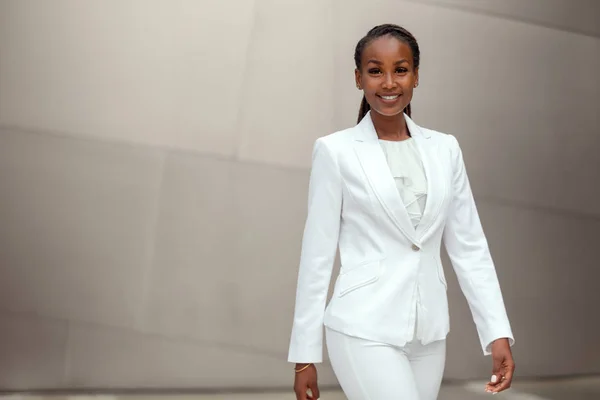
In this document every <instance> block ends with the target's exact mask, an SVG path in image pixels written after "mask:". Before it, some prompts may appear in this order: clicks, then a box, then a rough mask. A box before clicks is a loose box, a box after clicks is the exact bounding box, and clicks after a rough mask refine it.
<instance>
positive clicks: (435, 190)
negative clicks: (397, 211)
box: [404, 115, 447, 241]
mask: <svg viewBox="0 0 600 400" xmlns="http://www.w3.org/2000/svg"><path fill="white" fill-rule="evenodd" d="M404 117H405V119H406V124H407V126H408V129H409V131H410V132H411V135H412V137H413V139H414V140H415V142H416V144H417V148H418V149H419V153H420V154H421V160H422V162H423V169H424V170H425V176H426V178H427V201H426V202H425V210H423V215H422V217H421V221H420V223H419V225H417V229H416V236H417V238H418V239H419V240H421V241H424V240H425V239H426V235H427V233H428V232H429V231H430V229H431V227H432V226H433V224H434V223H435V221H436V219H437V217H438V216H439V214H440V210H441V208H442V205H443V203H444V200H445V198H446V193H447V190H446V189H447V188H446V186H447V182H446V180H445V179H444V178H443V177H444V174H443V173H442V172H443V171H442V168H443V166H442V165H441V164H440V161H439V160H440V157H438V154H437V152H438V144H437V141H436V140H432V139H431V135H430V134H429V133H428V132H427V131H426V130H424V129H421V128H420V127H419V126H418V125H417V124H415V123H414V122H413V121H412V120H411V119H410V118H409V117H408V116H406V115H405V116H404Z"/></svg>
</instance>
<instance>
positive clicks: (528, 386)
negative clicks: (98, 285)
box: [0, 377, 600, 400]
mask: <svg viewBox="0 0 600 400" xmlns="http://www.w3.org/2000/svg"><path fill="white" fill-rule="evenodd" d="M489 396H491V395H490V394H488V393H485V392H484V391H483V382H472V383H467V384H460V385H459V384H445V385H444V386H443V387H442V391H441V393H440V396H439V398H438V400H478V399H485V398H486V397H488V398H489ZM258 399H260V400H294V399H295V397H294V395H293V394H292V393H290V392H285V393H277V392H267V393H256V392H255V393H246V394H240V393H238V394H226V393H223V394H211V395H206V394H204V395H203V394H194V395H192V394H179V395H175V394H171V395H163V394H154V395H121V396H113V395H104V394H102V395H84V396H81V395H80V396H74V395H70V396H64V395H61V396H58V395H56V396H27V395H22V394H14V395H5V396H0V400H258ZM321 399H323V400H345V397H344V395H343V394H341V393H340V392H338V391H325V392H322V393H321ZM494 399H507V400H584V399H585V400H600V377H594V378H577V379H568V380H565V379H563V380H556V381H520V382H518V383H517V384H515V387H514V388H512V389H510V390H509V391H507V392H505V393H501V394H498V395H496V396H494ZM378 400H386V399H378Z"/></svg>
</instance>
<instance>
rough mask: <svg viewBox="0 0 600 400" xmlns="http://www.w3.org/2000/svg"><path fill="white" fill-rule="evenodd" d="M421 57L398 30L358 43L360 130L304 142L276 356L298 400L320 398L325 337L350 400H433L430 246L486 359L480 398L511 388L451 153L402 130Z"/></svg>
mask: <svg viewBox="0 0 600 400" xmlns="http://www.w3.org/2000/svg"><path fill="white" fill-rule="evenodd" d="M419 54H420V53H419V46H418V44H417V41H416V40H415V38H414V37H413V35H411V34H410V33H409V32H408V31H406V30H405V29H403V28H401V27H399V26H397V25H381V26H377V27H375V28H373V29H372V30H371V31H369V33H368V34H367V35H366V36H365V37H364V38H363V39H361V40H360V42H359V43H358V45H357V46H356V51H355V54H354V59H355V63H356V71H355V77H356V86H357V88H358V89H359V90H362V91H363V92H364V97H363V100H362V104H361V107H360V112H359V118H358V125H357V126H355V127H353V128H350V129H347V130H344V131H340V132H337V133H334V134H331V135H328V136H325V137H322V138H319V139H318V140H317V141H316V142H315V146H314V150H313V160H312V170H311V177H310V184H309V201H308V217H307V220H306V226H305V231H304V238H303V242H302V254H301V261H300V269H299V275H298V288H297V293H296V309H295V316H294V324H293V329H292V338H291V343H290V349H289V357H288V360H289V361H290V362H293V363H296V366H295V371H296V373H295V386H294V390H295V391H296V396H297V399H299V400H305V399H318V398H319V389H318V386H317V371H316V368H315V365H314V364H315V363H320V362H322V346H323V324H324V325H325V333H326V335H325V336H326V340H327V348H328V353H329V358H330V360H331V365H332V367H333V370H334V372H335V374H336V377H337V378H338V381H339V383H340V385H341V387H342V389H343V391H344V393H345V394H346V396H347V397H348V399H349V400H393V399H403V400H432V399H436V398H437V395H438V392H439V388H440V384H441V381H442V375H443V371H444V364H445V354H446V341H445V339H446V335H447V334H448V332H449V315H448V300H447V294H446V290H447V288H446V281H445V278H444V271H443V269H442V265H441V261H440V246H441V242H442V239H443V241H444V244H445V246H446V250H447V252H448V255H449V256H450V259H451V261H452V265H453V267H454V270H455V272H456V274H457V276H458V280H459V283H460V287H461V289H462V291H463V293H464V294H465V297H466V298H467V301H468V303H469V306H470V308H471V311H472V314H473V318H474V321H475V324H476V326H477V331H478V334H479V339H480V344H481V347H482V350H483V353H484V354H485V355H490V354H491V355H492V359H493V371H492V374H493V375H492V378H491V379H490V382H489V383H488V384H487V385H486V387H485V388H484V390H486V391H488V392H493V393H496V392H500V391H502V390H505V389H507V388H509V387H510V384H511V380H512V375H513V370H514V362H513V358H512V354H511V349H510V347H511V346H512V344H513V343H514V338H513V335H512V331H511V327H510V324H509V321H508V318H507V315H506V311H505V307H504V303H503V299H502V294H501V290H500V287H499V284H498V279H497V276H496V271H495V267H494V263H493V261H492V259H491V256H490V252H489V249H488V245H487V241H486V238H485V235H484V232H483V230H482V227H481V223H480V220H479V216H478V214H477V209H476V206H475V202H474V200H473V195H472V192H471V188H470V186H469V181H468V178H467V174H466V171H465V166H464V162H463V158H462V153H461V150H460V147H459V144H458V142H457V140H456V139H455V138H454V136H452V135H447V134H442V133H439V132H435V131H432V130H429V129H425V128H422V127H419V126H418V125H417V124H415V123H414V122H413V121H412V120H411V118H410V115H411V107H410V101H411V99H412V96H413V90H414V88H416V87H417V86H418V83H419ZM338 248H339V252H340V259H341V269H340V274H339V276H338V277H337V279H336V283H335V288H334V292H333V296H332V299H331V301H330V302H329V305H328V306H327V308H325V303H326V298H327V292H328V288H329V282H330V279H331V273H332V269H333V263H334V258H335V254H336V250H337V249H338Z"/></svg>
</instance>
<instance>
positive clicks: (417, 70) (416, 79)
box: [415, 68, 419, 87]
mask: <svg viewBox="0 0 600 400" xmlns="http://www.w3.org/2000/svg"><path fill="white" fill-rule="evenodd" d="M418 85H419V68H415V87H417V86H418Z"/></svg>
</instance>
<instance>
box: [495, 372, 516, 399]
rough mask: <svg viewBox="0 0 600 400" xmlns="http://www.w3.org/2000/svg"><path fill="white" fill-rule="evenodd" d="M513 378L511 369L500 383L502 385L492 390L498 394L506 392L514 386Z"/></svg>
mask: <svg viewBox="0 0 600 400" xmlns="http://www.w3.org/2000/svg"><path fill="white" fill-rule="evenodd" d="M512 377H513V373H512V368H510V369H509V370H508V371H507V372H506V375H505V376H504V379H502V381H501V382H500V384H499V385H498V386H496V387H494V388H493V389H492V391H494V392H496V393H498V392H501V391H503V390H506V389H508V388H510V386H511V384H512Z"/></svg>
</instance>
